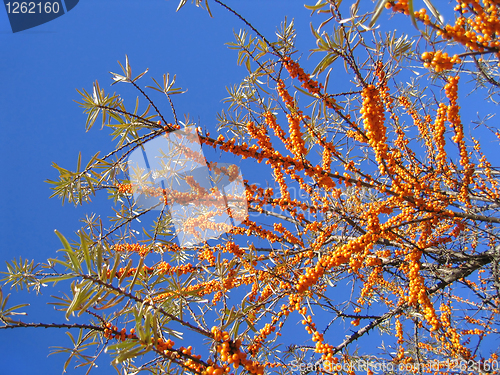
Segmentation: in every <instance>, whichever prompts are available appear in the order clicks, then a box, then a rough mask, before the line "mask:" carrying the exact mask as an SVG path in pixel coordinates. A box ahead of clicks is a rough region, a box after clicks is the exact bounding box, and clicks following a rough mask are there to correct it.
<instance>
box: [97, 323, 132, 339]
mask: <svg viewBox="0 0 500 375" xmlns="http://www.w3.org/2000/svg"><path fill="white" fill-rule="evenodd" d="M104 337H105V338H107V339H113V338H114V339H116V340H119V341H125V340H126V339H137V336H136V335H135V329H134V328H132V329H131V330H130V333H129V334H127V330H126V329H125V328H122V329H121V330H120V331H118V327H116V326H114V325H112V324H111V323H106V328H104Z"/></svg>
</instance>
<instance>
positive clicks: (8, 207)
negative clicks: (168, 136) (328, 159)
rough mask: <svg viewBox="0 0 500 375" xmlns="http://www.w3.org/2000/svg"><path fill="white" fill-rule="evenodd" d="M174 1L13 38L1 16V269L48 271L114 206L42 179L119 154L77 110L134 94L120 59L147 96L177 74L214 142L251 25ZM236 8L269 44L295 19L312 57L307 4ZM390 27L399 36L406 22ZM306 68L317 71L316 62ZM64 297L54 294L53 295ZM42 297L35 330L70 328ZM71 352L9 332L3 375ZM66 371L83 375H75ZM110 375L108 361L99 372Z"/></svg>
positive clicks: (46, 366)
mask: <svg viewBox="0 0 500 375" xmlns="http://www.w3.org/2000/svg"><path fill="white" fill-rule="evenodd" d="M177 3H178V2H177V0H170V1H164V0H148V1H138V0H99V1H97V0H86V1H81V2H80V3H79V4H78V5H77V6H76V7H75V8H74V9H73V10H72V11H71V12H69V13H68V14H66V15H64V16H62V17H59V18H58V19H56V20H54V21H51V22H49V23H47V24H44V25H41V26H38V27H36V28H33V29H29V30H26V31H23V32H19V33H16V34H13V33H12V32H11V29H10V26H9V24H8V19H7V14H6V12H5V11H4V10H3V8H2V9H1V10H0V50H1V51H2V57H1V58H0V75H1V86H0V87H1V90H0V127H1V134H2V139H1V147H0V155H1V158H0V160H2V163H1V164H0V173H1V175H2V183H1V184H0V208H1V210H2V215H1V216H0V241H1V242H0V243H1V245H0V270H4V262H5V261H7V260H11V259H12V258H13V257H19V256H22V257H23V258H28V259H32V258H33V259H35V261H36V262H42V261H45V260H46V259H47V258H49V257H53V256H55V250H57V249H59V248H60V242H59V240H58V239H57V237H56V236H55V234H54V229H57V230H59V231H60V232H61V233H63V234H64V235H66V236H67V237H72V235H73V233H74V232H75V231H76V230H77V229H79V227H80V222H79V219H80V218H81V217H83V216H84V215H85V214H91V213H92V212H96V211H98V210H99V207H105V205H106V199H105V198H104V199H100V198H97V199H96V203H97V204H96V205H90V206H89V205H87V206H83V207H78V208H75V207H73V206H72V205H69V204H66V205H65V206H62V205H61V201H60V200H58V199H49V198H48V197H49V195H50V194H51V192H50V189H49V185H48V184H47V183H45V182H44V180H46V179H56V178H57V173H56V171H55V169H53V168H52V167H51V163H52V162H56V163H57V164H59V165H61V166H62V167H65V168H68V169H74V168H75V167H76V160H77V157H78V153H79V152H80V151H81V152H82V160H83V161H85V160H88V158H89V157H90V156H91V155H93V154H95V153H96V152H97V151H102V152H103V153H106V152H107V151H111V150H112V148H113V143H112V142H111V138H110V137H109V131H108V130H107V129H103V130H100V125H96V126H95V127H94V128H93V129H92V130H91V131H90V132H88V133H85V119H86V116H85V115H84V114H83V113H82V109H81V108H80V107H79V106H78V105H77V104H76V103H75V102H74V100H79V95H78V93H77V92H76V90H75V89H80V90H81V89H86V90H87V91H90V90H91V89H92V83H93V81H94V80H96V79H97V80H98V81H99V83H100V85H101V87H102V88H104V89H105V90H106V91H108V92H113V91H118V92H126V93H131V91H130V89H129V88H127V87H124V85H117V86H114V87H109V84H111V82H112V80H111V75H110V74H109V73H108V72H109V71H113V72H117V73H119V72H120V67H119V65H118V63H117V60H119V61H121V62H122V63H123V62H124V60H125V55H126V54H127V55H128V56H129V59H130V63H131V66H132V69H133V71H134V72H136V73H139V72H142V71H144V70H145V69H146V68H149V74H148V75H147V76H146V77H145V78H143V79H142V80H141V81H140V82H141V84H142V85H143V86H144V85H146V84H148V85H150V84H151V83H152V81H151V78H150V77H155V78H157V79H159V78H161V76H162V74H164V73H167V72H168V73H170V74H171V75H173V74H177V82H178V86H181V87H182V88H184V89H186V88H187V89H188V92H187V93H186V94H184V95H180V96H176V97H174V103H175V105H176V109H177V113H178V114H179V117H180V118H181V119H182V117H183V114H187V113H189V115H190V118H191V119H192V120H194V121H196V122H197V123H199V124H200V125H201V126H202V127H207V128H208V129H210V130H211V131H212V133H215V129H214V125H215V123H216V113H217V112H218V111H220V110H221V109H222V108H223V107H224V106H223V104H222V103H221V100H222V99H223V98H225V97H226V96H227V91H226V89H225V87H226V86H228V85H231V84H236V83H239V81H240V79H241V78H243V77H244V75H245V72H246V70H245V69H244V68H242V67H238V66H237V65H236V53H235V52H234V51H231V50H229V49H228V48H227V47H226V46H225V45H224V43H226V42H231V41H233V39H234V38H233V30H235V31H238V30H239V29H240V28H244V27H245V25H243V24H242V23H241V21H239V20H238V19H237V18H235V17H234V16H233V15H231V14H230V13H228V12H227V11H226V10H224V9H222V8H221V7H219V6H218V5H216V4H213V5H212V6H211V9H212V12H213V15H214V18H213V19H211V18H210V17H209V16H208V14H207V13H206V11H204V10H202V9H199V8H196V7H195V6H191V5H190V4H187V5H186V6H185V7H184V8H183V9H182V10H181V11H180V12H178V13H175V9H176V7H177ZM310 3H314V1H310ZM229 4H230V5H233V6H234V8H235V9H236V10H237V11H238V12H240V13H241V14H243V15H245V16H246V18H247V19H248V20H249V21H250V22H251V23H252V24H253V25H254V26H255V27H256V28H257V29H258V30H259V31H260V32H261V33H262V34H264V35H265V36H266V37H267V38H268V39H271V40H274V32H275V30H276V27H277V26H278V25H279V24H280V22H282V21H283V19H284V16H285V15H286V16H288V17H289V18H295V22H296V27H297V29H298V38H297V48H298V49H299V50H301V51H302V52H303V59H304V60H305V59H306V58H307V54H308V51H309V49H310V48H313V47H314V41H313V39H312V36H311V33H310V29H309V22H310V19H309V17H308V16H309V14H310V12H309V11H307V10H305V9H304V7H303V1H302V0H299V1H297V0H293V1H290V0H272V1H269V0H252V1H250V0H239V1H231V2H229ZM391 22H393V23H394V25H395V26H396V24H395V22H397V21H395V20H394V19H393V21H391ZM403 22H404V24H407V22H408V21H407V20H404V21H403ZM311 42H312V43H313V44H311ZM307 65H308V66H309V67H310V68H311V67H313V63H312V62H311V63H308V64H307ZM311 70H312V69H311ZM154 98H155V101H156V103H157V104H159V106H160V107H161V108H162V109H163V111H164V113H167V114H169V113H170V111H169V106H168V102H167V101H166V100H165V99H164V98H163V97H161V96H156V97H154ZM244 177H245V178H247V177H246V176H245V175H244ZM269 179H271V178H270V176H269ZM58 290H59V287H56V290H53V291H51V293H54V292H57V291H58ZM63 291H64V290H63ZM6 293H8V290H5V289H4V294H6ZM48 294H50V293H49V292H45V294H44V297H47V295H48ZM44 297H42V298H40V297H39V298H35V296H34V295H31V296H29V298H30V299H31V300H34V301H35V303H34V306H35V308H33V309H32V310H28V311H35V309H36V312H37V316H36V318H35V316H34V315H33V314H31V316H28V317H26V318H25V319H26V320H27V321H31V320H32V319H33V320H41V321H44V320H45V321H49V322H52V321H55V320H58V318H61V319H62V318H63V317H62V315H61V316H57V315H56V316H55V317H54V314H53V313H52V311H53V310H52V308H51V307H45V306H44V305H42V304H41V303H38V304H37V302H36V301H40V302H41V301H42V300H43V298H44ZM11 299H12V303H21V302H24V300H25V299H26V295H25V293H20V294H19V295H15V294H13V295H12V297H11ZM69 343H70V341H69V340H68V339H67V337H66V335H65V334H64V332H63V331H62V330H59V331H58V330H42V329H40V330H34V329H24V330H22V329H18V330H12V331H5V330H3V331H0V353H1V354H0V357H1V361H0V362H1V366H2V367H1V371H0V373H1V374H4V373H5V374H9V375H24V374H28V373H31V374H57V373H60V372H61V371H62V364H63V363H64V361H65V360H66V357H65V355H54V356H50V357H48V358H47V354H48V353H49V349H48V347H49V346H54V345H61V344H64V345H66V344H68V345H69ZM105 358H106V359H107V357H105ZM68 372H69V373H71V374H79V373H82V371H81V370H73V367H72V366H70V367H69V371H68ZM112 372H114V370H111V369H109V368H107V367H106V363H105V362H101V366H100V367H99V368H98V369H96V370H94V371H93V372H92V373H94V374H109V373H112Z"/></svg>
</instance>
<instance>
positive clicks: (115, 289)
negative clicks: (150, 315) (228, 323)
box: [77, 274, 211, 337]
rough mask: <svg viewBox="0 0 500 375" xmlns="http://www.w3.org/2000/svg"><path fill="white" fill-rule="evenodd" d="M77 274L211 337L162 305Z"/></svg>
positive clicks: (90, 277)
mask: <svg viewBox="0 0 500 375" xmlns="http://www.w3.org/2000/svg"><path fill="white" fill-rule="evenodd" d="M77 276H79V277H81V278H82V279H84V280H90V281H92V282H93V283H95V284H98V285H101V286H102V287H104V288H106V289H108V290H112V291H114V292H116V293H118V294H119V295H123V296H124V297H127V298H128V299H129V300H132V301H135V302H137V303H140V304H144V305H145V306H149V307H151V308H153V309H154V310H156V311H158V312H160V313H161V314H163V315H164V316H166V317H168V318H169V319H170V320H173V321H175V322H177V323H179V324H181V325H183V326H185V327H187V328H189V329H191V330H193V331H195V332H197V333H199V334H202V335H203V336H206V337H211V336H210V334H209V333H208V332H206V331H204V330H203V329H201V328H198V327H195V326H193V325H192V324H191V323H189V322H186V321H184V320H182V319H180V318H178V317H177V316H175V315H172V314H170V313H168V312H167V311H165V310H164V309H163V308H162V307H158V306H155V305H154V303H152V302H149V301H147V300H144V299H142V298H139V297H136V296H135V295H133V294H131V293H129V292H127V291H126V290H125V289H123V288H120V287H116V286H114V285H112V284H109V283H107V282H105V281H103V280H101V279H99V278H96V277H94V276H92V275H85V274H78V275H77Z"/></svg>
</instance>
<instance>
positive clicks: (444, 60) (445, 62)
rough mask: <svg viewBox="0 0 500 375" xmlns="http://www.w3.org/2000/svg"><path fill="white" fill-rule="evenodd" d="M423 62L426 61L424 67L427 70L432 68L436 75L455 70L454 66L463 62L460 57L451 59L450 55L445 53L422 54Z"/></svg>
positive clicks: (456, 56)
mask: <svg viewBox="0 0 500 375" xmlns="http://www.w3.org/2000/svg"><path fill="white" fill-rule="evenodd" d="M422 60H423V61H424V66H425V67H426V68H432V69H434V71H435V72H436V73H441V72H443V71H445V70H451V69H452V68H453V64H458V63H460V62H462V60H461V59H460V57H459V56H458V55H453V57H450V56H448V53H446V52H443V51H436V52H424V53H423V54H422Z"/></svg>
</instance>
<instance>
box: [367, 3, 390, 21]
mask: <svg viewBox="0 0 500 375" xmlns="http://www.w3.org/2000/svg"><path fill="white" fill-rule="evenodd" d="M388 1H389V0H378V3H377V5H375V10H374V11H373V16H372V19H371V20H370V23H369V24H368V26H369V27H372V26H373V25H375V22H377V20H378V18H379V17H380V15H381V14H382V11H383V10H384V9H385V4H387V2H388Z"/></svg>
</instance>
